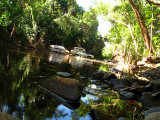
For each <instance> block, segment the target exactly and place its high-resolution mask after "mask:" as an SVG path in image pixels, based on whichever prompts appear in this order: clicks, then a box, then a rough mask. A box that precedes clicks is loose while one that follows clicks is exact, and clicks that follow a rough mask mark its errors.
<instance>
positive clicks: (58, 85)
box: [41, 78, 82, 101]
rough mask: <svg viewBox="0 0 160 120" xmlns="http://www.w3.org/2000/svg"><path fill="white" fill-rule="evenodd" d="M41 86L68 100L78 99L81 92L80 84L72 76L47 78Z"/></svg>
mask: <svg viewBox="0 0 160 120" xmlns="http://www.w3.org/2000/svg"><path fill="white" fill-rule="evenodd" d="M41 86H42V87H44V88H46V89H47V90H49V91H50V92H53V93H54V94H56V95H58V96H60V97H62V98H64V99H66V100H69V101H77V100H79V99H80V96H81V93H82V85H81V84H80V82H79V81H78V80H76V79H73V78H49V79H46V80H44V81H43V82H42V84H41Z"/></svg>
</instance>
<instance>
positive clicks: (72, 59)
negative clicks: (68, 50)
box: [48, 52, 93, 68]
mask: <svg viewBox="0 0 160 120" xmlns="http://www.w3.org/2000/svg"><path fill="white" fill-rule="evenodd" d="M48 61H49V62H51V63H59V64H60V63H69V64H71V66H72V67H73V68H81V67H83V66H86V65H92V64H93V61H92V60H89V59H86V58H81V57H79V56H69V55H64V54H58V53H54V52H50V53H49V56H48Z"/></svg>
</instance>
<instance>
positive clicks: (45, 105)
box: [0, 46, 110, 120]
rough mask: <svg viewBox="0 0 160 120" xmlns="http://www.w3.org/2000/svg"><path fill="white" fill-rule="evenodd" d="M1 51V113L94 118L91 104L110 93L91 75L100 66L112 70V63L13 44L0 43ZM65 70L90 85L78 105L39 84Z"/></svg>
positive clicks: (23, 117)
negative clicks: (101, 62)
mask: <svg viewBox="0 0 160 120" xmlns="http://www.w3.org/2000/svg"><path fill="white" fill-rule="evenodd" d="M0 54H1V57H0V68H1V69H0V112H6V113H9V114H11V115H13V116H16V117H17V118H19V119H20V120H92V117H91V115H90V114H89V112H90V109H91V105H93V103H94V101H96V100H98V99H99V98H100V96H103V95H104V94H106V93H105V92H106V91H105V90H106V89H107V88H106V87H105V85H104V84H102V83H98V81H94V80H92V79H91V76H92V73H94V72H95V71H97V70H100V69H102V70H104V71H109V67H110V66H109V65H103V64H96V63H93V61H91V60H89V59H82V58H79V57H74V56H67V55H62V54H57V53H50V52H48V51H38V50H32V49H24V48H17V47H9V46H0ZM63 72H64V73H65V75H70V77H72V78H75V79H77V80H79V81H80V82H81V84H82V85H83V87H84V88H89V89H87V90H86V91H89V92H86V91H85V92H83V94H82V96H81V98H80V101H79V103H80V104H79V105H78V106H76V105H75V103H72V104H69V105H68V104H67V103H65V101H62V100H61V99H59V98H58V99H57V96H56V95H51V94H49V93H48V92H46V91H45V90H44V89H42V88H41V87H39V83H40V82H41V81H43V80H45V79H47V78H50V77H54V76H61V74H62V75H63ZM66 73H67V74H66ZM92 88H96V89H97V90H99V91H95V90H94V89H92ZM62 89H63V88H62ZM102 91H103V92H102Z"/></svg>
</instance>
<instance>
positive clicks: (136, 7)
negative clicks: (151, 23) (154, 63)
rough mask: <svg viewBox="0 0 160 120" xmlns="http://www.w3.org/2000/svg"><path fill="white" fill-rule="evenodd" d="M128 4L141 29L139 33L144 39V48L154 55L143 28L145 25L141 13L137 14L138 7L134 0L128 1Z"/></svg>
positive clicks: (145, 29) (145, 30)
mask: <svg viewBox="0 0 160 120" xmlns="http://www.w3.org/2000/svg"><path fill="white" fill-rule="evenodd" d="M129 2H130V3H131V6H132V9H133V11H134V13H135V15H136V17H137V21H138V23H139V26H140V28H141V32H142V35H143V38H144V42H145V46H146V48H147V49H148V50H149V51H150V52H151V53H155V49H154V47H153V44H152V42H151V40H150V36H149V33H148V29H147V27H146V26H145V24H144V23H143V18H142V15H141V13H140V12H139V9H138V6H137V5H136V2H135V0H129Z"/></svg>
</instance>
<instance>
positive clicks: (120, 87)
mask: <svg viewBox="0 0 160 120" xmlns="http://www.w3.org/2000/svg"><path fill="white" fill-rule="evenodd" d="M92 76H93V79H98V80H101V81H102V82H104V83H105V84H107V85H108V86H109V87H110V88H111V89H113V90H115V91H118V93H119V98H120V99H123V100H136V101H139V102H141V103H142V104H143V105H145V106H149V107H155V106H160V92H159V91H160V79H159V80H158V79H157V80H154V81H144V80H139V79H137V78H123V79H118V78H117V77H116V75H115V74H114V73H111V72H104V71H102V70H101V71H97V72H95V73H93V75H92Z"/></svg>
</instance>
